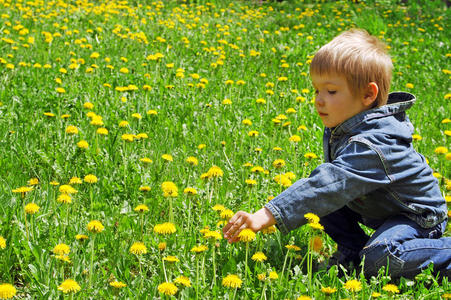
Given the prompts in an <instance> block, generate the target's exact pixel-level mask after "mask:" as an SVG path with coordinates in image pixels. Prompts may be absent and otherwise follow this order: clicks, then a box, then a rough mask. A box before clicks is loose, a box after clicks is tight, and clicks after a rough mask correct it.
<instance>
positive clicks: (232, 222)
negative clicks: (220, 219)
mask: <svg viewBox="0 0 451 300" xmlns="http://www.w3.org/2000/svg"><path fill="white" fill-rule="evenodd" d="M238 217H239V214H238V213H236V214H235V215H233V217H231V218H230V220H229V222H228V223H227V224H226V226H224V228H223V229H222V232H223V233H224V234H226V232H227V231H229V229H230V227H232V225H233V224H234V223H235V221H236V220H237V219H238Z"/></svg>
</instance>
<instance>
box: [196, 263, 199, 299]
mask: <svg viewBox="0 0 451 300" xmlns="http://www.w3.org/2000/svg"><path fill="white" fill-rule="evenodd" d="M196 299H199V258H198V257H196Z"/></svg>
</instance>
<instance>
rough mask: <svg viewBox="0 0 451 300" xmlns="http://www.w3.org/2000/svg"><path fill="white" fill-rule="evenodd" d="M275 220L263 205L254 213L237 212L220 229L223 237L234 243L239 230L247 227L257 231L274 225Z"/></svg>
mask: <svg viewBox="0 0 451 300" xmlns="http://www.w3.org/2000/svg"><path fill="white" fill-rule="evenodd" d="M275 223H276V220H275V219H274V216H273V215H272V214H271V212H270V211H269V210H268V209H267V208H266V207H263V208H262V209H260V210H259V211H257V212H255V213H254V214H250V213H247V212H245V211H239V212H237V213H236V214H235V215H234V216H233V217H232V218H230V220H229V223H227V225H226V226H224V228H223V229H222V232H223V234H224V238H226V239H227V240H228V241H229V243H234V242H236V241H238V234H240V232H241V230H243V229H245V228H249V229H251V230H252V231H254V232H258V231H260V230H262V229H264V228H266V227H269V226H271V225H274V224H275Z"/></svg>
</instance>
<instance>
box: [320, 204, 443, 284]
mask: <svg viewBox="0 0 451 300" xmlns="http://www.w3.org/2000/svg"><path fill="white" fill-rule="evenodd" d="M320 222H321V224H322V225H323V226H324V230H325V232H326V233H327V234H328V235H329V236H330V237H331V238H332V239H333V240H334V241H335V242H336V243H337V245H338V251H340V252H341V254H342V255H344V257H345V260H348V261H354V262H355V260H356V258H357V259H360V260H363V261H364V266H363V267H364V273H365V275H367V276H373V275H374V276H376V275H377V273H378V271H379V269H380V268H381V267H383V266H386V267H387V268H388V273H389V274H390V275H391V276H392V277H393V278H398V277H401V276H403V277H406V278H413V277H415V275H417V274H419V273H421V271H422V270H423V269H426V268H427V267H428V265H429V264H430V263H433V264H434V272H435V273H436V274H437V273H439V274H440V275H441V276H448V277H451V237H441V236H442V234H443V232H444V231H445V228H446V221H444V222H443V223H441V224H438V225H436V226H434V227H432V228H428V229H426V228H422V227H420V226H419V225H418V224H416V223H415V222H414V221H412V220H410V219H409V218H407V217H405V216H402V215H398V216H394V217H391V218H389V219H387V220H385V221H383V222H377V221H374V220H372V221H371V220H363V219H362V217H361V216H360V215H359V214H357V213H355V212H353V211H352V210H351V209H349V208H348V207H346V206H345V207H343V208H341V209H339V210H337V211H335V212H333V213H331V214H329V215H327V216H324V217H322V218H321V220H320ZM358 223H363V224H365V225H367V226H368V227H371V228H373V229H375V230H376V231H375V232H374V233H373V235H372V236H371V237H369V236H368V235H367V234H365V232H364V231H363V230H362V229H361V228H360V226H359V224H358Z"/></svg>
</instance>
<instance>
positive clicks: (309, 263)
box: [307, 230, 313, 295]
mask: <svg viewBox="0 0 451 300" xmlns="http://www.w3.org/2000/svg"><path fill="white" fill-rule="evenodd" d="M311 239H312V231H311V230H309V233H308V239H307V240H308V248H307V249H308V250H307V274H308V289H309V294H310V295H311V294H312V292H313V290H312V263H313V256H312V243H311Z"/></svg>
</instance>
